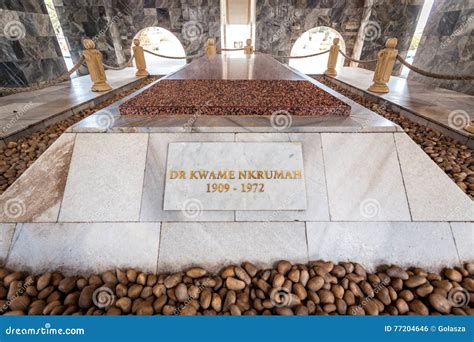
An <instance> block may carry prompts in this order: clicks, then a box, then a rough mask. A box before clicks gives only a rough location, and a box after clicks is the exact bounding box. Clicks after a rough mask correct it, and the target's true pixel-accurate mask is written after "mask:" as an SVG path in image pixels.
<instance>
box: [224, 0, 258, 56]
mask: <svg viewBox="0 0 474 342" xmlns="http://www.w3.org/2000/svg"><path fill="white" fill-rule="evenodd" d="M255 12H256V1H255V0H221V23H222V26H221V34H222V40H221V48H223V49H242V48H243V47H244V46H245V41H246V40H247V39H248V38H250V39H252V42H253V43H252V44H253V45H254V46H255V20H256V19H255V18H256V16H255ZM228 53H230V54H236V53H239V55H241V54H242V51H231V52H228Z"/></svg>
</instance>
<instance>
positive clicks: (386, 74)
mask: <svg viewBox="0 0 474 342" xmlns="http://www.w3.org/2000/svg"><path fill="white" fill-rule="evenodd" d="M397 43H398V41H397V38H390V39H387V42H386V43H385V49H382V50H381V51H380V52H379V53H378V54H377V59H378V60H377V66H376V67H375V72H374V79H373V81H374V83H373V84H372V85H371V86H370V87H369V89H368V90H369V91H371V92H374V93H388V92H389V90H390V89H389V88H388V85H387V83H388V81H390V76H391V75H392V71H393V67H394V66H395V62H396V60H397V55H398V50H397V49H395V47H396V46H397Z"/></svg>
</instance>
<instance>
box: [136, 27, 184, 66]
mask: <svg viewBox="0 0 474 342" xmlns="http://www.w3.org/2000/svg"><path fill="white" fill-rule="evenodd" d="M135 38H137V39H139V40H140V45H141V46H142V47H143V49H145V50H148V51H151V52H155V53H158V54H160V55H166V56H186V52H185V51H184V48H183V45H182V44H181V42H180V41H179V39H178V38H177V37H176V36H175V35H174V34H173V33H171V32H170V31H168V30H166V29H164V28H162V27H156V26H153V27H147V28H144V29H143V30H141V31H139V32H138V33H137V34H136V35H135V37H134V39H135ZM132 45H133V43H132ZM145 59H146V64H147V69H148V71H150V73H151V74H154V75H167V74H169V73H171V72H174V71H176V70H178V69H179V68H181V67H182V66H184V65H186V60H185V59H169V58H163V57H158V56H154V55H152V54H149V53H145Z"/></svg>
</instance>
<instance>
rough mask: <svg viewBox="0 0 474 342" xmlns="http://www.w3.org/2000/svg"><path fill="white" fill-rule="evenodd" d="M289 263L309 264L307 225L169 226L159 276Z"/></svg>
mask: <svg viewBox="0 0 474 342" xmlns="http://www.w3.org/2000/svg"><path fill="white" fill-rule="evenodd" d="M281 259H285V260H291V261H293V262H301V263H305V262H308V249H307V245H306V229H305V224H304V223H303V222H201V223H191V222H175V223H172V222H168V223H163V224H162V227H161V239H160V251H159V257H158V272H175V271H178V270H182V269H183V268H186V267H191V266H196V265H200V266H201V267H205V268H206V269H207V270H209V271H210V272H217V271H219V269H220V268H221V267H222V266H223V265H228V264H238V263H241V262H244V261H250V262H252V263H254V264H255V265H256V266H257V267H262V268H263V267H270V266H272V265H273V264H274V263H275V262H276V261H278V260H281Z"/></svg>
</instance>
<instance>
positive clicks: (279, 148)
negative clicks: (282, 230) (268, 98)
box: [164, 142, 306, 210]
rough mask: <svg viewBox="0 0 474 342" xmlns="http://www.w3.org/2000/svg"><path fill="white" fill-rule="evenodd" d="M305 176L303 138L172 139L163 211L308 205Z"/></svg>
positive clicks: (284, 207) (293, 208) (250, 208)
mask: <svg viewBox="0 0 474 342" xmlns="http://www.w3.org/2000/svg"><path fill="white" fill-rule="evenodd" d="M304 179H305V175H304V168H303V153H302V148H301V143H299V142H293V143H287V142H258V143H251V142H205V143H203V142H198V143H188V142H186V143H171V144H169V145H168V162H167V166H166V182H165V198H164V210H186V208H187V206H188V205H189V204H191V203H195V204H197V205H198V206H199V207H200V209H202V210H305V209H306V189H305V181H304ZM291 194H292V195H291ZM285 196H287V197H286V199H285V200H284V198H285Z"/></svg>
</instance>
